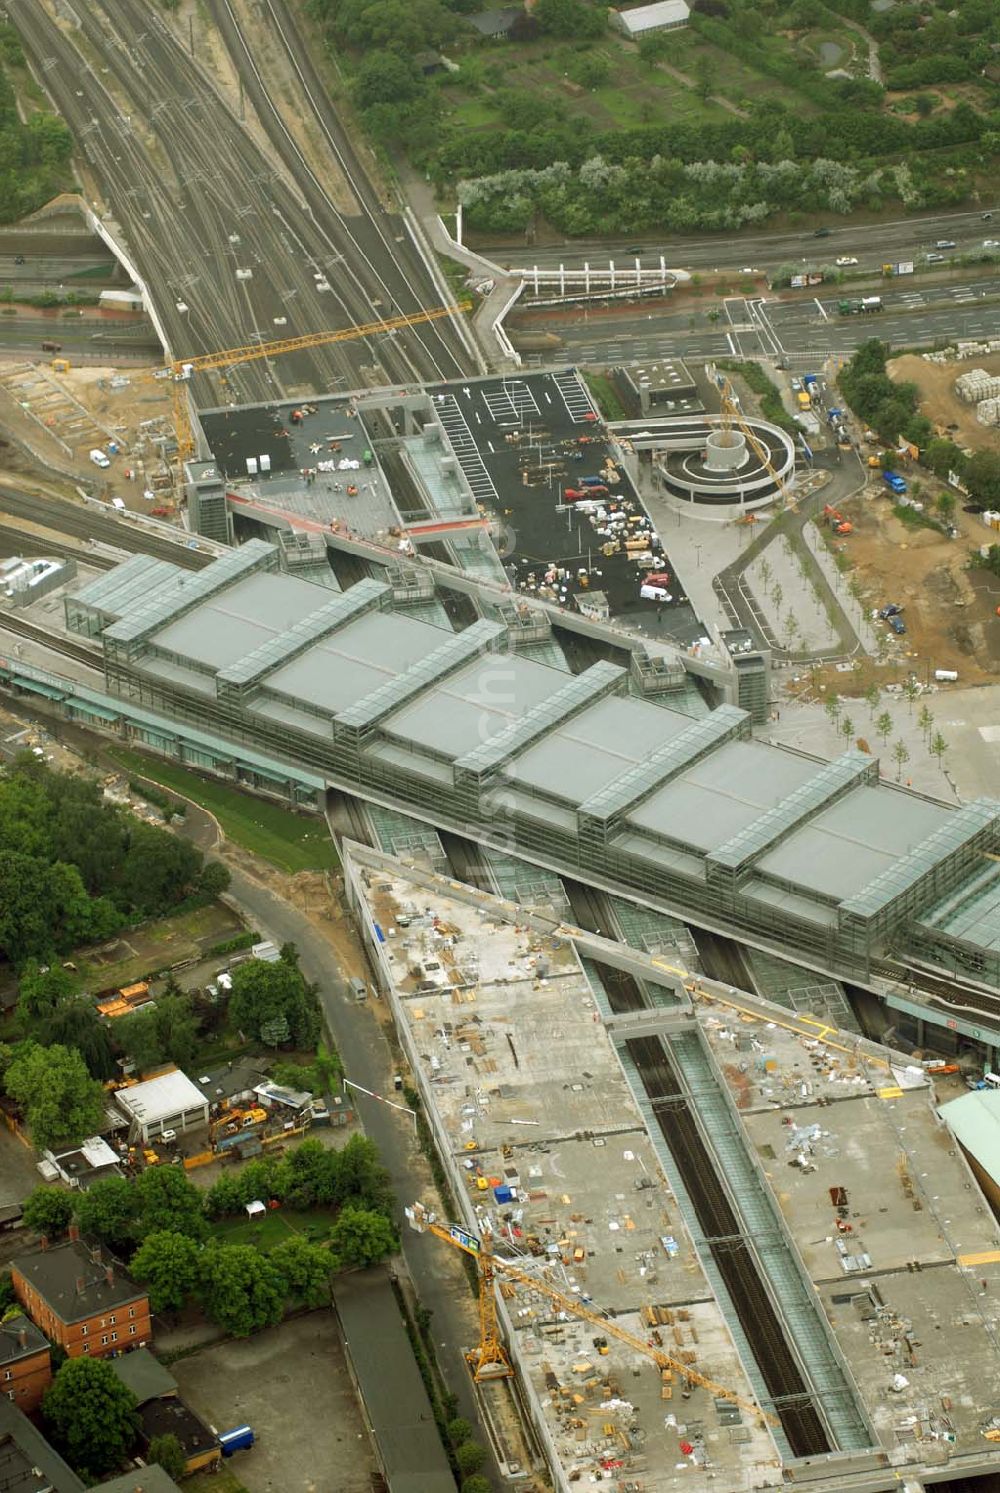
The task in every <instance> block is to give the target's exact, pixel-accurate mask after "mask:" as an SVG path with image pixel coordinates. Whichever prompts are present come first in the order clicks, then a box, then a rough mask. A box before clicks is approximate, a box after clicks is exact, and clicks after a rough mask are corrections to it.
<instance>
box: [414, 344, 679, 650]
mask: <svg viewBox="0 0 1000 1493" xmlns="http://www.w3.org/2000/svg"><path fill="white" fill-rule="evenodd" d="M427 392H428V393H429V394H430V396H431V398H432V399H436V398H439V397H440V396H444V397H445V398H447V397H448V396H450V397H451V398H452V399H453V400H454V401H455V406H457V412H458V415H459V417H460V418H461V420H462V421H464V424H465V427H466V429H467V431H468V434H469V437H470V438H471V440H472V442H473V444H474V445H475V447H476V450H477V451H478V453H479V457H480V459H481V461H482V463H483V466H484V467H485V468H486V472H487V473H488V475H489V479H490V481H491V482H492V484H493V488H494V492H495V497H493V496H489V495H487V496H486V497H485V498H482V497H480V495H479V494H477V497H479V501H480V505H481V506H482V507H486V508H489V509H490V510H491V516H495V517H496V518H497V520H498V521H499V523H500V525H501V552H502V553H503V555H504V559H505V563H506V566H507V570H508V574H509V575H510V576H511V579H512V580H513V582H514V584H515V585H516V586H517V588H518V589H519V590H522V591H524V592H525V593H526V594H527V595H529V596H530V595H532V594H534V593H533V590H532V587H533V586H535V587H537V586H538V585H539V584H544V575H545V572H546V571H547V570H548V569H549V568H550V567H551V566H555V567H557V568H562V569H565V570H567V571H568V572H569V573H570V579H569V580H568V582H566V583H565V584H566V586H567V594H566V596H565V597H564V598H561V597H559V596H557V597H556V598H555V599H557V600H560V599H561V600H563V601H564V604H569V605H572V602H573V598H574V597H576V596H582V597H583V598H584V599H585V598H586V596H587V595H588V593H593V592H596V591H600V592H603V593H604V595H605V597H606V598H607V602H608V610H609V614H610V616H611V617H613V618H615V619H617V620H619V621H623V622H627V623H628V624H629V625H630V626H632V627H636V628H638V629H639V630H640V631H642V632H644V633H646V634H647V635H648V636H650V637H671V638H674V639H676V640H677V641H678V642H679V643H681V644H687V643H690V642H693V641H694V640H695V639H696V638H699V637H701V636H702V635H703V633H704V628H703V627H702V625H701V623H700V622H699V620H698V618H697V616H696V615H695V612H694V608H693V607H692V606H691V604H690V602H689V601H688V599H687V595H686V593H685V591H684V588H683V586H682V585H681V584H680V582H679V581H678V579H677V575H676V572H675V570H674V568H673V566H672V565H671V562H670V556H669V554H668V553H667V551H666V550H665V548H664V546H663V543H662V538H663V536H661V535H658V534H657V533H656V526H655V525H654V523H653V520H652V518H651V517H650V516H649V514H648V513H647V512H646V509H645V507H644V505H643V502H642V499H641V498H640V496H639V494H638V493H637V492H636V490H635V488H634V487H633V485H632V483H631V481H630V479H629V477H628V475H627V473H626V472H625V471H624V470H623V469H622V468H621V467H620V466H619V467H617V468H616V474H617V475H616V478H615V480H614V481H613V482H611V483H609V484H608V489H609V490H608V498H609V500H611V499H613V498H614V496H615V495H616V494H618V495H620V496H621V498H622V500H623V502H622V503H621V504H618V505H614V506H615V507H616V510H617V511H616V513H615V514H614V515H612V514H611V513H610V508H611V506H612V503H611V502H610V501H608V502H606V503H605V507H606V508H607V509H608V518H607V519H606V520H603V519H600V518H599V517H597V516H596V515H594V516H593V517H591V516H589V515H588V514H587V513H586V512H585V511H583V510H580V509H579V508H578V507H577V506H576V504H575V503H567V501H566V498H565V489H566V488H573V489H574V490H576V491H580V490H582V488H583V487H584V486H585V485H586V484H585V483H584V482H583V479H585V478H592V479H597V480H599V481H600V482H602V483H603V482H604V478H603V476H602V469H603V468H604V467H605V464H606V462H607V461H608V460H609V459H611V458H612V448H611V446H610V444H609V442H608V439H607V436H606V434H605V431H604V426H603V423H602V422H601V420H600V419H599V418H597V411H596V410H595V409H594V406H593V403H592V402H591V399H590V395H589V394H588V393H587V391H586V388H585V386H584V385H583V384H582V383H581V382H580V380H579V378H578V377H577V375H576V372H575V371H574V370H571V369H566V370H565V371H561V372H556V373H548V372H546V373H526V374H524V375H523V376H522V375H518V376H516V377H514V376H507V377H504V378H495V379H479V380H471V381H470V382H469V383H467V384H461V383H448V384H436V385H430V386H428V390H427ZM444 423H445V426H446V429H447V428H448V425H449V421H448V420H445V422H444ZM625 505H631V507H630V508H626V507H625ZM622 518H624V520H625V522H626V524H628V521H629V520H636V522H632V523H631V524H628V526H629V530H630V532H638V531H639V529H640V528H645V530H646V531H647V532H648V533H650V534H651V535H654V536H655V537H656V539H657V541H658V542H657V543H656V544H655V545H652V546H651V547H652V549H653V552H654V554H656V555H657V556H660V557H662V558H663V561H664V565H663V568H664V569H666V571H667V572H668V574H669V575H670V582H669V585H668V587H667V590H668V591H669V593H670V596H671V597H672V600H671V601H670V602H668V603H665V604H664V605H663V606H662V608H660V607H658V605H657V603H656V602H655V601H653V600H644V599H643V598H641V597H640V595H639V587H640V584H641V581H642V576H643V572H642V571H640V569H639V566H638V565H637V564H636V562H635V560H633V559H631V558H630V557H629V556H628V555H627V554H626V553H625V552H624V551H622V550H621V549H616V552H615V553H614V554H612V555H604V554H603V553H602V550H601V546H602V545H603V544H604V543H605V542H607V541H608V539H609V538H610V537H612V536H610V535H608V534H606V533H602V532H601V530H602V529H609V528H611V527H613V525H614V524H615V523H616V522H617V521H618V520H621V519H622ZM618 532H619V533H620V532H623V531H622V530H621V529H619V530H618ZM657 568H659V567H657ZM581 569H582V570H586V571H588V572H589V574H588V584H587V586H586V587H583V586H581V585H580V583H579V581H578V579H577V572H578V571H580V570H581ZM532 576H534V581H532V580H531V579H530V577H532ZM543 594H544V593H543Z"/></svg>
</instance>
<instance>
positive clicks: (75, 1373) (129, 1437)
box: [42, 1358, 139, 1482]
mask: <svg viewBox="0 0 1000 1493" xmlns="http://www.w3.org/2000/svg"><path fill="white" fill-rule="evenodd" d="M136 1404H137V1401H136V1397H135V1395H134V1394H133V1393H132V1391H131V1390H130V1389H128V1388H126V1386H125V1385H124V1384H123V1383H122V1381H121V1380H120V1379H119V1378H118V1375H117V1374H116V1373H115V1371H114V1369H113V1368H112V1367H111V1365H110V1364H109V1363H106V1362H105V1361H104V1359H103V1358H68V1359H67V1360H66V1362H65V1363H64V1364H63V1366H62V1368H61V1369H60V1370H59V1372H58V1374H56V1377H55V1379H54V1380H53V1381H52V1385H51V1387H50V1388H49V1390H48V1393H47V1394H46V1396H45V1399H44V1400H43V1401H42V1413H43V1415H44V1417H45V1422H46V1425H47V1427H48V1429H49V1431H50V1432H51V1434H52V1439H53V1440H54V1441H55V1443H56V1445H57V1446H58V1447H59V1449H60V1450H61V1451H62V1452H63V1453H64V1454H65V1456H66V1458H67V1460H68V1461H69V1462H71V1463H72V1465H73V1466H74V1467H75V1468H76V1470H77V1471H78V1472H79V1473H80V1474H81V1475H82V1476H83V1477H84V1478H86V1479H88V1480H90V1481H95V1482H96V1481H97V1480H98V1479H99V1478H101V1477H103V1476H104V1475H105V1474H106V1473H108V1472H111V1471H113V1470H114V1468H116V1467H117V1466H118V1465H119V1463H120V1462H121V1461H122V1459H123V1458H124V1456H125V1455H126V1453H127V1452H128V1451H129V1450H130V1449H131V1446H132V1443H133V1441H134V1440H135V1436H136V1432H137V1430H138V1427H139V1418H138V1416H137V1415H136V1413H135V1411H136Z"/></svg>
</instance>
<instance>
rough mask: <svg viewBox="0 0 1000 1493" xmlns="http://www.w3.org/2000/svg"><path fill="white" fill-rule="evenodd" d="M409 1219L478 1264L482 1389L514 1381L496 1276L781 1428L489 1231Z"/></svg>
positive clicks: (477, 1371) (471, 1361)
mask: <svg viewBox="0 0 1000 1493" xmlns="http://www.w3.org/2000/svg"><path fill="white" fill-rule="evenodd" d="M405 1212H406V1219H407V1222H408V1223H409V1225H410V1227H411V1228H412V1229H414V1230H415V1231H416V1232H417V1233H418V1234H433V1235H434V1237H435V1238H436V1239H441V1240H443V1242H444V1243H445V1244H450V1245H451V1246H452V1247H453V1248H454V1249H460V1250H462V1251H463V1252H464V1253H465V1254H467V1255H470V1256H471V1257H472V1258H473V1259H474V1260H475V1262H476V1269H477V1273H478V1279H479V1342H478V1343H477V1344H476V1346H475V1348H472V1349H470V1350H469V1352H468V1353H467V1354H466V1355H465V1358H466V1362H467V1363H468V1365H469V1368H470V1369H471V1371H472V1377H473V1378H474V1379H475V1381H476V1383H477V1384H481V1383H483V1381H484V1380H489V1379H509V1378H511V1377H512V1375H513V1373H514V1369H513V1365H512V1364H511V1361H510V1358H509V1357H508V1355H507V1350H506V1348H505V1347H504V1345H503V1343H502V1341H501V1339H500V1327H499V1323H498V1321H497V1308H496V1296H495V1294H494V1292H495V1289H496V1279H497V1275H498V1274H499V1275H501V1276H503V1277H505V1278H506V1279H508V1280H511V1281H517V1282H518V1283H519V1284H520V1285H522V1286H528V1287H530V1289H531V1290H533V1291H539V1292H541V1294H542V1295H543V1296H547V1297H548V1298H549V1300H550V1301H552V1302H553V1303H554V1305H555V1306H557V1307H558V1308H559V1310H560V1311H563V1312H569V1313H570V1315H571V1316H574V1317H579V1318H581V1319H582V1321H584V1322H590V1323H592V1324H593V1325H594V1326H595V1327H597V1328H598V1329H599V1331H600V1334H601V1336H602V1337H605V1336H607V1337H613V1338H617V1339H618V1341H619V1342H621V1343H624V1344H625V1345H626V1346H627V1347H629V1348H632V1349H633V1350H634V1351H635V1352H636V1353H642V1354H643V1355H644V1356H645V1357H646V1358H649V1359H652V1361H653V1363H655V1364H656V1366H657V1368H658V1369H659V1370H660V1373H661V1375H671V1374H677V1375H678V1376H679V1377H680V1378H682V1379H683V1380H685V1381H686V1383H687V1384H688V1385H689V1386H690V1385H695V1384H697V1385H700V1386H701V1388H702V1389H707V1390H708V1391H709V1392H710V1393H711V1394H713V1395H715V1397H716V1398H717V1399H725V1400H729V1401H730V1403H731V1404H733V1405H738V1406H739V1408H740V1409H741V1410H745V1411H746V1412H747V1413H748V1414H749V1415H752V1416H754V1417H755V1418H757V1419H759V1420H762V1421H765V1422H767V1424H769V1425H774V1426H776V1425H778V1423H779V1422H778V1419H777V1417H776V1416H774V1415H770V1414H769V1413H768V1412H767V1411H766V1410H762V1409H761V1408H760V1406H759V1405H755V1404H754V1403H753V1401H752V1400H747V1399H744V1398H743V1396H742V1395H738V1394H737V1393H736V1392H735V1390H732V1389H728V1388H727V1387H726V1386H725V1385H723V1384H716V1382H715V1381H714V1380H713V1379H709V1378H708V1377H707V1376H706V1375H705V1374H701V1373H699V1372H698V1370H697V1369H694V1368H692V1367H691V1365H690V1364H687V1363H682V1362H681V1360H680V1359H678V1358H673V1357H671V1355H670V1354H669V1353H664V1351H663V1349H662V1348H659V1347H657V1346H656V1345H655V1344H653V1343H647V1342H644V1341H643V1339H642V1338H641V1337H637V1336H636V1335H635V1333H632V1332H629V1331H628V1330H627V1329H626V1328H624V1327H620V1326H619V1325H618V1323H617V1322H616V1321H615V1320H614V1319H613V1318H612V1317H607V1316H604V1315H602V1314H601V1313H600V1312H597V1311H591V1309H590V1308H589V1307H587V1306H584V1304H583V1302H582V1301H579V1300H577V1298H576V1297H575V1296H570V1295H568V1294H567V1293H566V1292H565V1291H560V1290H558V1289H557V1288H556V1287H555V1286H551V1285H549V1283H548V1282H547V1281H544V1280H541V1279H539V1277H538V1276H536V1275H529V1274H528V1272H527V1271H526V1270H522V1269H521V1268H520V1266H518V1265H515V1264H514V1262H513V1261H512V1260H507V1259H504V1258H503V1257H502V1256H501V1255H496V1254H494V1253H493V1236H492V1233H491V1231H490V1229H489V1228H488V1227H486V1228H484V1230H483V1233H482V1236H481V1237H480V1236H478V1235H476V1234H473V1233H471V1232H470V1231H469V1230H468V1229H464V1228H462V1227H461V1225H460V1224H455V1223H453V1224H448V1225H442V1224H439V1223H438V1222H437V1220H436V1218H435V1215H434V1214H433V1213H428V1211H427V1209H426V1208H424V1207H423V1205H422V1204H421V1203H414V1204H413V1206H412V1207H410V1208H407V1209H406V1210H405Z"/></svg>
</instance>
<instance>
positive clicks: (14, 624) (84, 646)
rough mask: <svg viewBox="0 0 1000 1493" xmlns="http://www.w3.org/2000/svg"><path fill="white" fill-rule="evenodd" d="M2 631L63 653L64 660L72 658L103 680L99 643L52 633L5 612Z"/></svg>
mask: <svg viewBox="0 0 1000 1493" xmlns="http://www.w3.org/2000/svg"><path fill="white" fill-rule="evenodd" d="M0 629H2V630H3V631H4V632H9V633H14V634H15V635H16V636H17V637H19V638H25V639H27V640H28V641H29V642H32V643H40V644H41V645H42V647H43V648H47V649H49V651H50V652H52V653H61V654H62V655H63V657H64V658H71V659H73V661H74V662H75V663H78V664H85V665H86V666H87V668H88V669H95V670H96V671H97V673H98V674H100V675H101V677H102V678H103V676H104V655H103V652H102V649H101V646H100V644H99V643H88V642H86V641H85V640H84V639H82V638H71V637H69V636H67V634H65V633H58V632H51V631H50V630H49V629H48V628H47V627H44V626H42V625H41V624H40V623H38V622H31V621H29V620H28V618H27V617H25V616H22V614H21V613H20V612H15V611H11V610H8V611H5V612H4V613H3V615H2V616H0Z"/></svg>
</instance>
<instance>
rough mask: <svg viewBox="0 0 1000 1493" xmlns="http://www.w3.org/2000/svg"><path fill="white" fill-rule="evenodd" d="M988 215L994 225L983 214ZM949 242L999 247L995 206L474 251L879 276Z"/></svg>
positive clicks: (520, 260)
mask: <svg viewBox="0 0 1000 1493" xmlns="http://www.w3.org/2000/svg"><path fill="white" fill-rule="evenodd" d="M986 213H992V217H985V216H984V214H986ZM942 239H948V240H952V241H953V242H954V243H955V244H956V246H957V247H956V248H955V249H954V250H945V251H944V252H945V254H946V255H948V254H956V255H957V254H970V253H973V252H974V251H975V250H976V249H979V248H981V247H982V245H983V241H984V240H986V239H1000V203H996V204H994V203H993V202H989V203H984V204H983V206H982V207H981V208H980V209H978V210H976V211H973V212H963V213H946V214H935V215H933V216H927V217H912V218H899V219H896V220H894V221H893V222H889V223H864V224H862V223H851V222H845V223H842V224H841V223H837V224H835V225H831V227H830V231H829V233H824V234H822V236H818V235H817V234H816V233H815V232H814V231H813V230H812V229H809V228H801V229H796V230H794V231H792V232H784V233H755V234H743V233H740V234H718V235H716V236H714V237H706V238H694V237H691V238H687V237H682V236H678V235H672V236H670V237H664V238H649V237H646V238H644V239H640V238H622V239H617V240H615V239H610V240H608V239H568V240H565V241H564V242H563V243H561V244H555V245H552V246H545V247H542V246H532V247H530V248H527V247H526V248H524V249H520V248H512V247H511V246H510V244H509V243H508V244H506V245H502V246H499V245H497V246H493V247H492V249H491V247H490V245H489V244H482V245H480V244H478V243H477V247H478V248H481V249H482V252H483V253H485V254H489V255H490V256H491V257H492V258H494V259H496V260H497V262H498V263H500V264H505V265H518V266H520V265H525V264H538V265H545V266H551V265H559V264H567V265H571V264H572V265H576V264H582V263H584V262H585V261H587V262H589V263H590V264H592V265H598V264H600V263H602V262H603V263H605V264H606V263H607V261H608V259H609V258H612V259H614V260H615V262H616V263H620V264H625V265H630V264H634V263H635V257H636V256H635V250H637V249H638V250H639V251H640V255H641V260H640V262H642V263H645V262H647V261H651V262H654V263H655V262H657V261H658V260H659V258H660V255H661V254H662V255H663V256H665V258H666V262H667V264H668V265H670V266H671V267H673V268H676V269H682V270H702V271H709V270H739V269H744V268H746V269H757V268H760V269H761V270H772V269H776V268H777V267H778V265H803V266H805V267H808V268H810V269H815V268H817V267H819V266H820V265H827V264H833V263H834V262H835V260H836V259H838V258H840V257H844V256H849V257H852V258H856V259H857V260H858V268H859V269H861V270H866V269H867V270H879V269H881V267H882V265H883V264H885V263H893V264H895V263H899V262H900V261H902V260H907V259H914V258H916V259H918V260H919V259H920V258H921V257H923V256H925V255H927V254H933V253H937V252H941V251H939V250H938V249H937V244H938V243H939V242H940V241H941V240H942Z"/></svg>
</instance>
